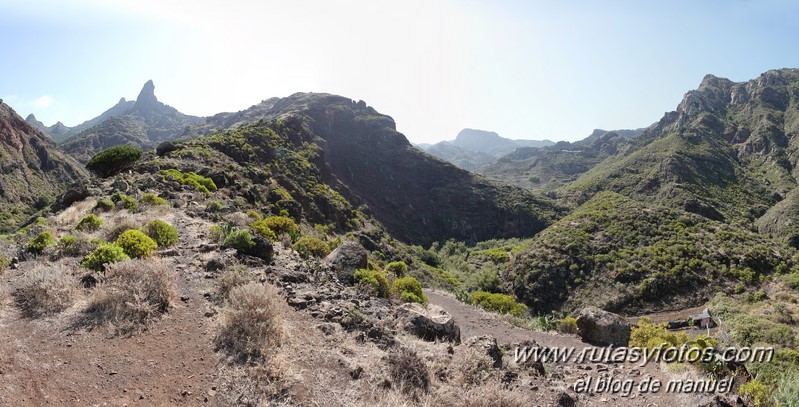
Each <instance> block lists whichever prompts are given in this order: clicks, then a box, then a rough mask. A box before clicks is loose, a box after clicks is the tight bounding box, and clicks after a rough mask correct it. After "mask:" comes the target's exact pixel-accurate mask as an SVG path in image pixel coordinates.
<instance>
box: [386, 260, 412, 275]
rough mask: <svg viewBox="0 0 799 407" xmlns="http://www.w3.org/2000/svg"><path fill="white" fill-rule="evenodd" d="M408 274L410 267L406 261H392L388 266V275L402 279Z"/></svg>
mask: <svg viewBox="0 0 799 407" xmlns="http://www.w3.org/2000/svg"><path fill="white" fill-rule="evenodd" d="M407 272H408V265H407V264H405V262H404V261H392V262H391V263H388V264H386V273H389V274H393V275H395V276H397V277H402V276H404V275H405V273H407Z"/></svg>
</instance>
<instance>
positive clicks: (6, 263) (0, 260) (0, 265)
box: [0, 255, 11, 274]
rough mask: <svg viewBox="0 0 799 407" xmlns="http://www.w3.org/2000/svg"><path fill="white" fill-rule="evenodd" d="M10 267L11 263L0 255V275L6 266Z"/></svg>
mask: <svg viewBox="0 0 799 407" xmlns="http://www.w3.org/2000/svg"><path fill="white" fill-rule="evenodd" d="M10 265H11V261H9V260H8V259H7V258H6V257H5V256H2V255H0V274H2V273H3V272H4V271H6V269H7V268H8V266H10Z"/></svg>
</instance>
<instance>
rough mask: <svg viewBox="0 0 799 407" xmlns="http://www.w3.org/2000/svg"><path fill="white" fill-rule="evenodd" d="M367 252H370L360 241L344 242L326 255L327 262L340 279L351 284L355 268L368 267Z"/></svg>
mask: <svg viewBox="0 0 799 407" xmlns="http://www.w3.org/2000/svg"><path fill="white" fill-rule="evenodd" d="M367 254H369V252H367V251H366V249H364V248H363V246H361V244H360V243H358V242H352V241H350V242H344V243H342V244H341V245H340V246H339V247H337V248H336V250H333V251H332V252H331V253H330V254H328V255H327V257H325V263H326V264H327V266H328V267H329V268H330V269H332V270H333V272H334V273H335V275H336V276H338V279H339V281H341V282H342V283H344V284H350V283H352V282H353V280H352V276H353V274H355V270H357V269H365V268H366V266H367V260H366V255H367Z"/></svg>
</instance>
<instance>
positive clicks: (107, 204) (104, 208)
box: [94, 199, 114, 212]
mask: <svg viewBox="0 0 799 407" xmlns="http://www.w3.org/2000/svg"><path fill="white" fill-rule="evenodd" d="M111 209H114V201H112V200H110V199H101V200H99V201H97V205H95V206H94V211H95V212H108V211H110V210H111Z"/></svg>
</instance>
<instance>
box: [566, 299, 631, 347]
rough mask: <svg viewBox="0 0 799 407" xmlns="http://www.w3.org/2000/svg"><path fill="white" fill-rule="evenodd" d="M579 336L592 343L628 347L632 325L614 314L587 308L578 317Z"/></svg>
mask: <svg viewBox="0 0 799 407" xmlns="http://www.w3.org/2000/svg"><path fill="white" fill-rule="evenodd" d="M577 335H579V336H580V337H581V338H583V340H585V341H587V342H591V343H597V344H606V345H613V346H627V344H628V343H629V342H630V325H629V324H628V323H626V322H625V321H624V319H623V318H622V317H620V316H619V315H616V314H614V313H612V312H607V311H603V310H601V309H599V308H596V307H586V308H584V309H583V310H582V311H581V312H580V315H579V316H578V317H577Z"/></svg>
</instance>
